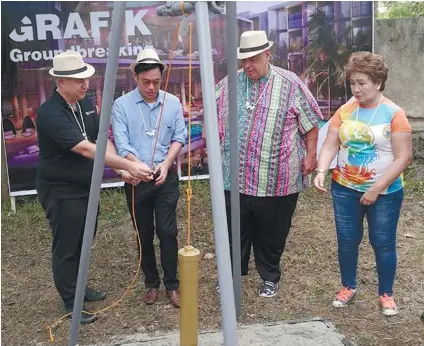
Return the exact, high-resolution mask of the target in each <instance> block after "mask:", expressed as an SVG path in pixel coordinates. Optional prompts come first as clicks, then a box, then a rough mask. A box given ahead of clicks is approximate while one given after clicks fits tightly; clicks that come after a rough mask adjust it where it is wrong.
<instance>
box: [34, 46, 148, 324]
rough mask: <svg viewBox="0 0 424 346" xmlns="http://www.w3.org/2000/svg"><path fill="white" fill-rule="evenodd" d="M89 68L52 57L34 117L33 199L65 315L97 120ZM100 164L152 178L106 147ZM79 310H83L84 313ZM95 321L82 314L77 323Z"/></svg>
mask: <svg viewBox="0 0 424 346" xmlns="http://www.w3.org/2000/svg"><path fill="white" fill-rule="evenodd" d="M94 72H95V70H94V67H93V66H91V65H89V64H86V63H84V61H83V59H82V57H81V55H80V54H79V53H77V52H74V51H66V52H64V53H61V54H58V55H57V56H55V57H54V58H53V68H52V69H51V70H50V71H49V73H50V75H51V76H53V77H54V78H55V81H56V89H55V90H54V92H53V95H52V96H51V97H50V98H49V99H48V100H47V101H46V102H44V103H43V104H42V105H41V107H40V111H39V114H38V116H37V130H38V131H37V135H38V145H39V147H40V157H39V161H38V168H37V179H36V186H37V194H38V197H39V200H40V202H41V204H42V206H43V208H44V210H45V212H46V216H47V218H48V220H49V224H50V228H51V230H52V233H53V244H52V269H53V277H54V282H55V286H56V288H57V290H58V292H59V295H60V296H61V298H62V300H63V302H64V305H65V310H66V312H72V309H73V304H74V298H75V288H76V282H77V275H78V266H79V261H80V256H81V246H82V240H83V235H84V225H85V218H86V214H87V206H88V196H89V192H90V184H91V175H92V172H93V161H94V156H95V152H96V144H95V143H96V140H97V135H98V132H99V117H98V116H97V114H96V110H95V107H94V106H93V104H92V103H91V102H90V101H89V100H88V98H86V93H87V90H88V79H89V78H90V77H91V76H92V75H93V74H94ZM105 163H106V165H107V166H109V167H111V168H113V169H122V170H125V171H128V172H130V174H131V175H132V176H133V177H135V178H137V179H139V178H144V177H146V176H149V175H151V174H152V171H151V170H150V169H149V168H148V167H147V166H145V165H143V164H141V163H137V162H132V161H129V160H125V159H123V158H121V157H120V156H118V155H117V154H116V150H115V148H114V146H113V144H112V143H110V142H108V151H107V152H106V157H105ZM105 296H106V294H105V293H104V292H99V291H94V290H92V289H90V288H87V289H86V292H85V300H86V301H97V300H101V299H104V298H105ZM84 310H85V311H87V310H86V308H84ZM96 319H97V317H96V316H94V315H89V314H86V313H83V314H82V317H81V323H83V324H87V323H91V322H94V321H95V320H96Z"/></svg>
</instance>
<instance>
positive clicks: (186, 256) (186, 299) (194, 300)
mask: <svg viewBox="0 0 424 346" xmlns="http://www.w3.org/2000/svg"><path fill="white" fill-rule="evenodd" d="M199 258H200V251H199V250H198V249H195V248H194V247H193V246H185V247H184V248H183V249H181V250H180V251H178V265H179V269H180V303H181V306H180V346H197V330H198V314H199V309H198V295H199Z"/></svg>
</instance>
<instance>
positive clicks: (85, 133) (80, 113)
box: [68, 102, 88, 140]
mask: <svg viewBox="0 0 424 346" xmlns="http://www.w3.org/2000/svg"><path fill="white" fill-rule="evenodd" d="M68 105H69V107H70V108H71V111H72V114H73V116H74V118H75V121H76V122H77V124H78V127H79V128H80V130H81V133H82V135H83V136H84V138H85V139H87V140H88V137H87V132H86V131H85V124H84V118H83V117H82V111H81V106H80V104H79V103H78V102H77V106H78V111H79V116H80V118H81V124H80V122H79V121H78V118H77V115H76V114H75V111H74V108H73V107H72V105H71V104H70V103H69V102H68Z"/></svg>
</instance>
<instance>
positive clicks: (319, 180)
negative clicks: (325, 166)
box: [314, 172, 327, 192]
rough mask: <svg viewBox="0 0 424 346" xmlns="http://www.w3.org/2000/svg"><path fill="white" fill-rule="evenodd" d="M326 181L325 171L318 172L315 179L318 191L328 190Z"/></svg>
mask: <svg viewBox="0 0 424 346" xmlns="http://www.w3.org/2000/svg"><path fill="white" fill-rule="evenodd" d="M324 183H325V173H324V172H318V173H317V175H316V176H315V179H314V186H315V187H316V189H317V190H318V191H321V192H327V189H325V188H324Z"/></svg>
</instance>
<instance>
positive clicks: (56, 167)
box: [36, 91, 100, 198]
mask: <svg viewBox="0 0 424 346" xmlns="http://www.w3.org/2000/svg"><path fill="white" fill-rule="evenodd" d="M79 105H80V106H81V111H82V117H83V120H84V125H85V130H86V133H87V137H88V140H89V141H90V142H92V143H95V141H96V140H97V134H98V132H99V121H100V119H99V117H98V116H97V113H96V109H95V108H94V106H93V104H92V103H91V101H90V100H88V99H87V98H84V99H82V100H81V101H79ZM74 112H75V115H76V117H77V119H78V121H79V123H80V124H81V117H80V114H79V108H78V107H77V111H74ZM36 122H37V135H38V145H39V147H40V157H39V161H38V168H37V191H38V192H39V193H46V192H48V191H49V192H50V193H55V194H56V195H58V196H59V197H65V198H66V197H82V196H87V195H88V194H89V192H90V184H91V175H92V173H93V164H94V162H93V161H92V160H89V159H87V158H85V157H84V156H82V155H79V154H76V153H74V152H72V151H71V149H72V148H73V147H74V146H76V145H77V144H78V143H80V142H81V141H83V140H84V139H85V138H84V136H83V134H82V131H81V129H80V127H79V126H78V123H77V121H76V120H75V117H74V115H73V113H72V109H71V107H70V106H69V105H68V103H67V102H66V101H65V100H64V99H63V97H62V96H61V95H60V94H59V93H58V92H57V91H54V93H53V95H52V97H51V98H50V99H48V100H47V101H46V102H44V103H43V104H42V105H41V107H40V110H39V113H38V116H37V120H36ZM81 127H82V125H81Z"/></svg>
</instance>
